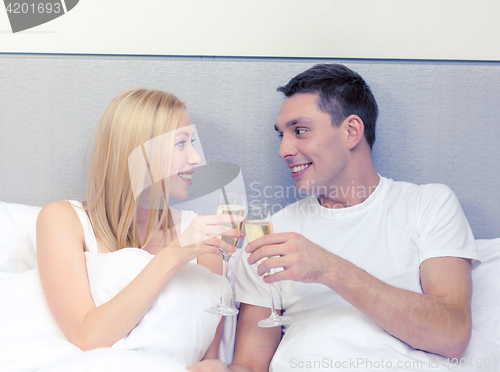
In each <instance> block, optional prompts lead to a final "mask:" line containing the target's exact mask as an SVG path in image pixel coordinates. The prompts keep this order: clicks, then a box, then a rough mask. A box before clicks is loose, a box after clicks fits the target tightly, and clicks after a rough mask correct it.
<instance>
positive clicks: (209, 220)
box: [197, 214, 245, 225]
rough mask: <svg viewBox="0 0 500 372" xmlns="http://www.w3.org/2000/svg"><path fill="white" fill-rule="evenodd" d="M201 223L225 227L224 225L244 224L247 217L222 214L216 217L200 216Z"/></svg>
mask: <svg viewBox="0 0 500 372" xmlns="http://www.w3.org/2000/svg"><path fill="white" fill-rule="evenodd" d="M197 219H199V220H200V221H201V222H203V223H204V224H206V225H224V224H228V225H231V224H235V225H236V224H239V223H241V222H243V220H244V219H245V217H243V216H238V215H236V214H220V215H215V216H199V217H197Z"/></svg>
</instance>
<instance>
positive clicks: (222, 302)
mask: <svg viewBox="0 0 500 372" xmlns="http://www.w3.org/2000/svg"><path fill="white" fill-rule="evenodd" d="M228 261H229V258H228V259H226V258H225V257H224V256H223V257H222V285H221V292H220V303H221V305H222V304H224V301H223V299H224V282H225V280H226V278H227V262H228Z"/></svg>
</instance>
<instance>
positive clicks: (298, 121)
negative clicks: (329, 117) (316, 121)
mask: <svg viewBox="0 0 500 372" xmlns="http://www.w3.org/2000/svg"><path fill="white" fill-rule="evenodd" d="M312 123H313V121H312V120H311V119H307V118H303V117H300V118H296V119H292V120H289V121H287V123H286V125H285V127H286V128H289V127H293V126H294V125H297V124H312ZM274 130H275V131H276V132H279V131H280V130H279V129H278V127H277V126H276V124H274Z"/></svg>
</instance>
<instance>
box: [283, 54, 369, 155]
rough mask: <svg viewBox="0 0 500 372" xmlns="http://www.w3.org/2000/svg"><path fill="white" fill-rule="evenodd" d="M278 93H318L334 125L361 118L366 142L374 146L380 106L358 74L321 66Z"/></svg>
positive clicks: (336, 67) (292, 81) (347, 69)
mask: <svg viewBox="0 0 500 372" xmlns="http://www.w3.org/2000/svg"><path fill="white" fill-rule="evenodd" d="M278 91H279V92H282V93H283V94H284V95H285V96H286V97H290V96H292V95H294V94H295V93H319V96H320V99H319V102H318V106H319V109H320V110H321V111H323V112H326V113H328V114H330V115H331V117H332V124H333V125H337V126H338V125H340V124H341V123H342V121H344V119H345V118H347V117H348V116H349V115H353V114H355V115H358V116H359V117H360V118H361V120H363V124H364V126H365V131H364V133H365V138H366V141H367V142H368V145H369V146H370V148H372V147H373V143H374V142H375V124H376V122H377V116H378V106H377V102H376V101H375V97H374V96H373V93H372V91H371V89H370V87H369V86H368V84H366V82H365V81H364V80H363V78H362V77H361V76H360V75H359V74H358V73H356V72H354V71H352V70H351V69H349V68H347V67H346V66H344V65H342V64H338V63H334V64H319V65H315V66H313V67H311V68H310V69H308V70H306V71H304V72H302V73H300V74H298V75H297V76H295V77H294V78H292V80H290V81H289V82H288V84H287V85H285V86H282V87H279V88H278Z"/></svg>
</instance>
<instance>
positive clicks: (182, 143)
mask: <svg viewBox="0 0 500 372" xmlns="http://www.w3.org/2000/svg"><path fill="white" fill-rule="evenodd" d="M185 143H186V141H180V142H177V145H178V146H179V147H184V144H185Z"/></svg>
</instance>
